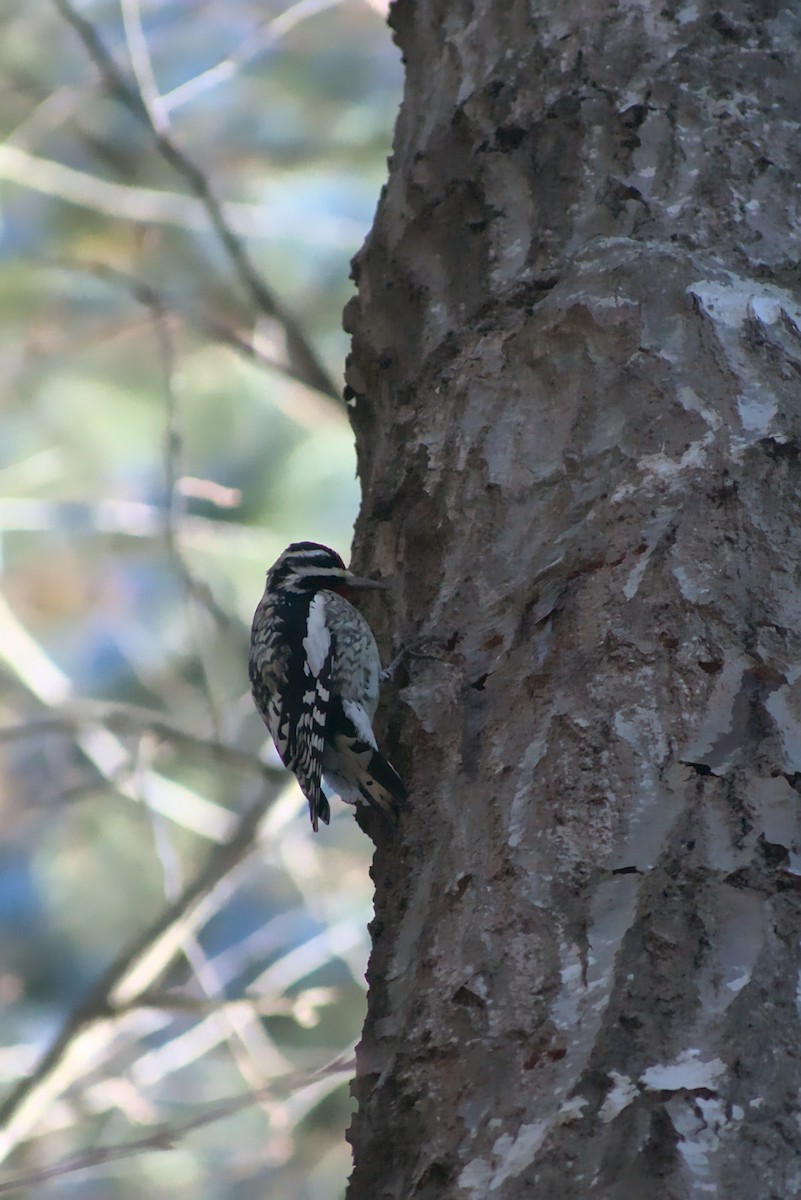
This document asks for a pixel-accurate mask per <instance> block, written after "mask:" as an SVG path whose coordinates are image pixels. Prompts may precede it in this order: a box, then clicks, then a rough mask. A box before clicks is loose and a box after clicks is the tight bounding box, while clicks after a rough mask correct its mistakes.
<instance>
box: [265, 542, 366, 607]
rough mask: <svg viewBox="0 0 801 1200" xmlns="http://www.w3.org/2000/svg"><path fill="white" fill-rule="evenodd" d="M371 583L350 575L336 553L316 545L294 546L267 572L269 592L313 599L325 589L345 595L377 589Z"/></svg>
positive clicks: (305, 543)
mask: <svg viewBox="0 0 801 1200" xmlns="http://www.w3.org/2000/svg"><path fill="white" fill-rule="evenodd" d="M383 586H384V585H383V584H382V583H378V582H377V581H376V580H374V579H362V578H361V577H360V576H359V575H353V574H352V573H351V572H350V571H349V570H348V569H347V567H346V566H345V564H344V562H343V561H342V559H341V558H340V557H339V555H338V554H337V552H336V550H331V549H330V547H329V546H321V545H320V544H319V543H318V542H293V543H292V545H291V546H287V548H286V550H285V551H284V553H283V554H282V555H281V556H280V557H279V558H278V559H276V561H275V562H274V563H273V565H272V566H271V567H270V569H269V571H268V572H267V591H268V592H271V591H272V592H284V593H286V592H291V593H293V594H296V595H299V594H301V595H302V594H305V595H313V594H314V593H315V592H319V591H322V590H323V589H327V590H328V591H331V592H346V591H347V590H348V589H349V588H380V587H383Z"/></svg>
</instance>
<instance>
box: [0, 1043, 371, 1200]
mask: <svg viewBox="0 0 801 1200" xmlns="http://www.w3.org/2000/svg"><path fill="white" fill-rule="evenodd" d="M355 1067H356V1061H355V1058H354V1057H353V1052H352V1050H350V1051H348V1052H346V1054H341V1055H338V1056H337V1058H335V1059H333V1060H332V1061H331V1062H330V1063H327V1064H326V1065H325V1066H324V1067H321V1068H320V1070H319V1071H314V1072H312V1073H311V1074H309V1073H304V1072H300V1071H297V1072H293V1073H292V1074H290V1075H286V1076H283V1077H282V1078H279V1079H273V1080H271V1082H270V1083H269V1084H267V1085H266V1086H265V1087H261V1088H256V1089H254V1090H253V1091H250V1092H245V1093H243V1094H242V1095H239V1096H230V1097H227V1098H226V1099H224V1100H214V1101H212V1102H210V1103H209V1104H204V1105H203V1106H202V1107H201V1108H200V1109H199V1111H197V1112H196V1113H195V1115H194V1116H192V1117H188V1118H187V1119H186V1120H184V1121H171V1122H167V1123H165V1124H163V1125H159V1126H158V1127H157V1128H156V1129H154V1130H153V1131H152V1133H149V1134H147V1135H146V1136H145V1137H141V1138H137V1139H136V1140H134V1141H128V1142H119V1143H117V1144H116V1145H112V1146H100V1147H98V1148H96V1149H94V1150H86V1151H82V1152H81V1153H80V1154H75V1155H71V1156H70V1157H69V1158H65V1159H62V1160H61V1162H58V1163H54V1164H53V1165H52V1166H50V1167H42V1168H41V1169H40V1170H37V1171H28V1172H26V1173H25V1174H23V1175H17V1176H16V1177H15V1178H13V1179H8V1180H6V1181H5V1182H0V1193H2V1194H5V1195H8V1194H9V1193H11V1192H15V1191H20V1190H21V1189H22V1188H28V1187H31V1185H33V1184H36V1183H46V1182H47V1181H48V1180H50V1179H58V1178H61V1177H63V1176H64V1175H73V1174H76V1173H77V1172H79V1171H87V1170H90V1169H92V1168H94V1167H101V1166H105V1165H106V1164H107V1163H110V1162H118V1161H119V1160H120V1159H122V1158H130V1157H131V1156H133V1155H136V1154H146V1153H149V1152H150V1151H153V1150H171V1149H173V1147H174V1146H175V1144H176V1143H177V1142H178V1141H179V1140H180V1139H181V1138H182V1137H183V1136H184V1135H185V1134H187V1133H192V1132H193V1131H194V1130H196V1129H202V1128H204V1127H205V1126H207V1125H212V1124H214V1123H215V1122H216V1121H222V1120H225V1119H226V1118H227V1117H232V1116H235V1115H236V1114H237V1113H239V1112H242V1111H243V1110H244V1109H246V1108H250V1107H251V1105H253V1104H258V1103H262V1102H264V1101H267V1100H270V1099H272V1098H273V1097H274V1096H275V1094H276V1092H278V1091H281V1092H290V1093H292V1092H298V1091H300V1090H301V1089H306V1088H311V1087H313V1086H314V1085H315V1084H319V1083H322V1082H324V1081H326V1080H333V1079H334V1078H338V1077H339V1076H341V1075H351V1074H353V1071H354V1070H355Z"/></svg>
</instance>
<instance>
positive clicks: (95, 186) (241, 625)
mask: <svg viewBox="0 0 801 1200" xmlns="http://www.w3.org/2000/svg"><path fill="white" fill-rule="evenodd" d="M385 17H386V13H385V5H384V4H383V3H382V2H381V0H369V2H368V0H300V2H299V3H295V4H290V5H285V4H282V3H279V2H278V0H206V2H204V0H108V2H106V0H71V2H68V0H3V3H2V5H0V96H1V97H2V103H1V104H0V123H2V144H0V357H1V360H2V381H3V386H2V395H1V397H0V412H1V413H2V417H1V420H2V424H1V425H0V430H1V436H0V712H1V715H2V720H1V721H0V724H1V725H2V729H0V808H1V809H2V837H1V838H0V1018H1V1019H0V1105H2V1109H1V1110H0V1119H1V1123H0V1157H1V1158H2V1164H1V1165H0V1191H1V1192H6V1191H8V1192H9V1193H11V1192H12V1190H13V1191H14V1192H16V1194H19V1195H25V1196H40V1195H41V1196H54V1197H55V1196H78V1195H79V1196H81V1197H82V1198H90V1200H91V1198H94V1197H98V1198H100V1197H102V1198H103V1200H114V1198H117V1197H119V1198H127V1197H133V1196H137V1197H139V1196H142V1195H146V1196H148V1197H168V1196H169V1197H209V1198H214V1200H220V1198H228V1197H231V1198H234V1197H235V1198H237V1200H240V1198H241V1200H245V1198H248V1200H249V1198H251V1197H265V1196H270V1197H279V1198H280V1200H317V1198H318V1197H319V1198H322V1197H325V1198H326V1200H331V1198H332V1197H337V1196H341V1195H342V1194H343V1192H344V1185H345V1180H346V1178H347V1174H348V1172H349V1166H350V1153H349V1149H348V1146H347V1144H346V1142H345V1139H344V1131H345V1129H346V1128H347V1125H348V1124H349V1121H350V1112H351V1108H352V1102H351V1100H350V1098H349V1095H348V1087H347V1083H348V1079H349V1077H350V1075H351V1074H352V1069H351V1063H350V1060H351V1058H352V1053H353V1045H354V1042H355V1041H356V1040H357V1039H358V1036H359V1032H360V1028H361V1023H362V1019H363V1015H364V1008H365V1003H364V970H365V966H366V962H367V952H368V941H367V933H366V925H367V922H368V920H369V919H370V915H371V897H372V889H371V883H370V879H369V875H368V870H369V864H370V859H371V850H372V847H371V844H370V843H369V842H368V841H367V839H366V838H365V837H364V836H363V835H362V834H361V833H360V831H359V830H358V828H357V827H356V825H355V823H354V821H353V818H352V815H351V810H349V809H345V808H344V806H342V805H339V804H337V805H336V806H335V815H334V818H333V820H332V824H331V826H330V828H323V829H321V831H320V834H319V835H317V836H316V837H315V836H314V835H313V834H312V833H311V830H310V826H309V821H308V813H307V808H306V804H305V801H304V800H303V798H302V797H301V796H300V794H299V792H298V791H297V789H296V787H295V785H294V783H288V782H287V777H286V775H285V773H284V772H282V771H281V770H279V769H278V768H277V766H276V763H277V760H276V759H275V756H274V752H273V751H272V747H271V745H268V744H267V743H266V735H265V731H264V728H263V726H262V725H261V723H260V721H259V720H258V718H257V716H256V715H255V713H254V711H253V707H252V704H251V700H250V696H249V693H248V684H247V669H246V664H247V651H246V647H247V637H248V629H249V624H250V619H251V615H252V612H253V609H254V607H255V604H256V602H257V600H258V599H259V596H260V595H261V591H262V587H263V579H264V572H265V569H266V567H267V566H268V565H269V564H270V563H271V562H272V561H273V560H274V559H275V558H276V557H277V555H278V554H279V553H280V551H281V550H282V549H283V548H284V546H285V545H286V544H287V543H288V542H290V541H292V540H295V539H302V538H311V539H313V540H317V541H322V542H326V543H328V544H329V545H332V546H334V547H335V548H337V549H338V550H339V551H340V552H341V553H342V554H343V556H344V557H345V559H346V560H347V559H348V555H349V546H350V538H351V529H352V523H353V520H354V517H355V515H356V510H357V505H358V499H359V495H358V483H357V481H356V479H355V456H354V452H353V445H352V438H351V434H350V429H349V426H348V421H347V413H346V410H345V408H344V406H343V405H342V403H341V401H340V399H339V394H340V390H341V385H342V372H343V364H344V357H345V354H346V351H347V342H346V338H345V335H344V334H343V333H342V331H341V311H342V307H343V305H344V304H345V302H346V301H347V299H348V297H349V295H350V294H351V285H350V284H349V282H348V269H349V268H348V263H349V259H350V258H351V257H352V255H353V254H354V253H355V252H356V250H357V249H358V248H359V245H360V244H361V242H362V240H363V239H364V237H365V234H366V233H367V230H368V228H369V225H370V221H371V218H372V214H373V210H374V207H375V203H376V200H377V197H378V193H379V190H380V187H381V185H382V183H383V181H384V178H385V174H386V157H387V155H388V153H389V151H390V142H391V135H392V125H393V121H394V116H395V112H396V109H397V106H398V102H399V98H400V88H401V67H400V63H399V58H398V54H397V51H396V50H395V48H394V47H393V45H392V43H391V40H390V36H389V32H388V30H387V29H386V26H385ZM15 1181H16V1187H15V1188H14V1189H12V1187H11V1185H12V1183H14V1182H15Z"/></svg>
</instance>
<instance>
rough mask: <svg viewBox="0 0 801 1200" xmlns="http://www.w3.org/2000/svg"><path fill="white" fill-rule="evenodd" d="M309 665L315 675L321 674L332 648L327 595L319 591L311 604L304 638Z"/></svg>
mask: <svg viewBox="0 0 801 1200" xmlns="http://www.w3.org/2000/svg"><path fill="white" fill-rule="evenodd" d="M303 649H304V650H305V652H306V658H307V659H308V663H309V666H310V667H311V669H312V673H313V674H314V675H319V674H320V672H321V671H322V669H323V663H324V662H325V660H326V658H327V657H328V652H329V651H330V649H331V632H330V630H329V628H328V624H327V622H326V614H325V595H324V593H323V592H318V593H317V595H316V596H315V597H314V599H313V600H312V602H311V604H310V605H309V616H308V618H307V621H306V636H305V638H304V639H303Z"/></svg>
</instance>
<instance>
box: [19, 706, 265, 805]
mask: <svg viewBox="0 0 801 1200" xmlns="http://www.w3.org/2000/svg"><path fill="white" fill-rule="evenodd" d="M98 725H102V726H104V727H105V728H106V729H109V730H111V731H113V732H115V733H120V734H126V733H132V734H142V733H152V734H154V735H155V736H156V737H157V738H159V739H161V740H162V741H165V742H169V743H171V744H172V745H174V746H177V747H181V748H183V749H185V750H187V751H189V752H190V753H191V754H192V756H193V757H195V758H197V757H200V758H203V759H204V760H205V761H206V762H211V763H215V764H217V765H219V766H223V767H233V768H234V769H236V770H240V771H245V772H248V773H251V774H255V775H260V776H262V777H263V779H264V780H265V782H268V783H272V784H275V785H278V784H282V783H285V782H286V778H287V776H286V772H285V771H284V770H282V769H281V768H280V767H269V766H267V764H266V763H263V762H262V761H261V759H259V758H257V757H256V756H255V755H254V754H248V753H247V752H246V751H244V750H237V749H236V748H235V747H234V746H229V745H227V744H226V743H225V742H221V741H218V740H217V739H216V738H209V737H204V736H203V735H202V734H198V733H192V732H191V731H190V730H188V729H183V728H181V726H179V725H175V724H173V722H172V721H170V720H168V719H167V718H166V717H163V716H161V714H159V713H156V712H152V711H150V710H149V709H146V708H137V707H136V706H135V705H131V704H114V703H112V702H110V701H100V702H97V703H94V702H93V701H91V700H87V701H81V702H79V703H76V704H74V705H70V707H69V708H64V709H56V710H54V711H51V712H50V713H48V715H47V716H42V717H35V718H34V719H33V720H30V721H25V722H23V723H22V724H19V725H6V726H2V727H0V744H2V743H3V742H14V741H21V740H22V739H27V738H38V737H42V736H43V735H45V734H48V733H64V734H74V733H76V732H77V731H79V730H81V729H85V728H87V727H94V726H98Z"/></svg>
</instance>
